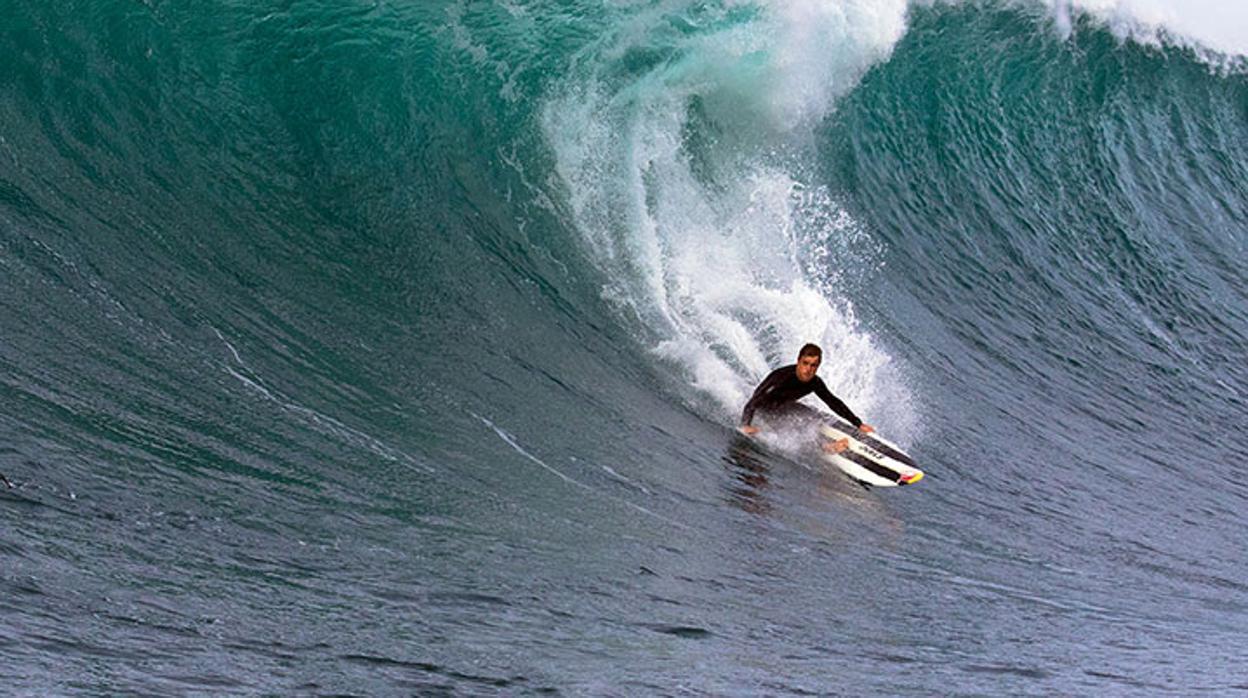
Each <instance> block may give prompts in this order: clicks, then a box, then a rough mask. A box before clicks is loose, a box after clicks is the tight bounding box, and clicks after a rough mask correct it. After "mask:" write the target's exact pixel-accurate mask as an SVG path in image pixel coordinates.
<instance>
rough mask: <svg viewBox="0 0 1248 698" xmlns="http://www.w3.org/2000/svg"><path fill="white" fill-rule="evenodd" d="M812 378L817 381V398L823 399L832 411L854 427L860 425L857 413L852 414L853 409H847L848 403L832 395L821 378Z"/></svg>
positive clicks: (860, 421)
mask: <svg viewBox="0 0 1248 698" xmlns="http://www.w3.org/2000/svg"><path fill="white" fill-rule="evenodd" d="M814 380H815V381H817V382H816V383H815V395H818V396H819V399H820V400H823V402H824V404H826V405H827V406H828V407H831V408H832V411H833V412H835V413H837V414H838V415H840V416H842V417H844V418H845V419H846V420H847V421H848V422H849V423H850V424H853V425H854V426H855V427H860V426H862V420H861V419H858V415H856V414H854V411H853V410H851V409H849V406H848V405H846V404H845V403H844V402H841V399H840V398H838V397H837V396H835V395H833V394H832V391H831V390H828V386H827V384H825V383H824V382H823V379H821V378H818V377H816V378H815V379H814Z"/></svg>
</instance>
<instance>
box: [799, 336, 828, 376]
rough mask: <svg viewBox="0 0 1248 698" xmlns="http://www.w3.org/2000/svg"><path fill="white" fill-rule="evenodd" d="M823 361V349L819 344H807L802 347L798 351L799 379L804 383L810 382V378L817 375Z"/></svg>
mask: <svg viewBox="0 0 1248 698" xmlns="http://www.w3.org/2000/svg"><path fill="white" fill-rule="evenodd" d="M822 361H823V350H822V349H820V348H819V347H818V346H817V345H815V344H807V345H806V346H804V347H802V350H801V351H799V352H797V379H798V380H799V381H801V382H803V383H809V382H810V379H812V378H814V377H815V373H816V372H817V371H818V370H819V364H820V362H822Z"/></svg>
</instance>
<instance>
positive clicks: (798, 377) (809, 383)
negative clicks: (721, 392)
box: [740, 344, 875, 452]
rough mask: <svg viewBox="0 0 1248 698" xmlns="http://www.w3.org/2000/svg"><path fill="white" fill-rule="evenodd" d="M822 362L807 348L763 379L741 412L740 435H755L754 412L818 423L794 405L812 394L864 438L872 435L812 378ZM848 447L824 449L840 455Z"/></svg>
mask: <svg viewBox="0 0 1248 698" xmlns="http://www.w3.org/2000/svg"><path fill="white" fill-rule="evenodd" d="M822 361H823V350H822V349H820V348H819V347H818V346H817V345H815V344H807V345H805V346H803V347H802V349H801V351H799V352H797V363H796V364H790V365H788V366H782V367H780V368H777V369H776V370H774V371H772V372H771V373H770V374H769V375H768V376H767V377H766V378H764V379H763V382H762V383H759V384H758V387H757V388H755V389H754V394H753V395H752V396H750V401H749V402H747V403H745V409H744V410H743V411H742V412H741V427H740V430H741V433H743V434H747V435H750V436H753V435H754V434H757V433H758V431H759V428H758V427H756V426H754V425H753V423H752V422H753V421H754V413H755V412H756V411H762V412H764V413H766V414H768V415H771V416H774V417H780V418H782V419H801V420H818V419H819V413H818V412H816V411H815V410H813V409H811V408H809V407H807V406H805V405H800V404H798V403H797V401H798V400H799V399H801V398H804V397H806V396H807V395H809V394H811V393H814V394H815V395H817V396H819V399H820V400H823V402H824V404H826V405H827V406H828V407H830V408H832V411H833V412H835V413H836V414H838V415H840V416H841V417H844V418H845V420H846V421H848V422H849V423H850V424H853V425H854V426H855V427H857V428H858V429H859V430H861V431H862V432H863V433H864V434H870V433H871V432H873V431H875V428H874V427H872V426H871V425H870V424H863V422H862V420H861V419H859V418H858V416H857V415H855V414H854V412H853V410H851V409H849V407H848V406H847V405H846V404H845V403H844V402H842V401H841V400H840V398H838V397H836V396H835V395H833V394H832V391H830V390H828V386H827V385H825V384H824V382H823V380H822V379H821V378H819V377H818V376H816V375H815V373H816V372H817V371H818V370H819V364H820V363H822ZM848 445H849V439H840V440H839V441H836V442H834V443H831V444H825V446H824V449H825V450H832V451H835V452H840V451H842V450H844V449H845V448H846V447H847V446H848Z"/></svg>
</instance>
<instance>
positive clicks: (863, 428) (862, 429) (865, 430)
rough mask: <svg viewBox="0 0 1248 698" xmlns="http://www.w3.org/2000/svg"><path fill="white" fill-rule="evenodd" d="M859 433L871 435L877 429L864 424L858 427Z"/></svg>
mask: <svg viewBox="0 0 1248 698" xmlns="http://www.w3.org/2000/svg"><path fill="white" fill-rule="evenodd" d="M858 431H860V432H862V433H864V434H870V433H871V432H873V431H875V427H873V426H871V425H870V424H863V425H862V426H860V427H858Z"/></svg>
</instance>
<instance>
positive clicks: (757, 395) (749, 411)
mask: <svg viewBox="0 0 1248 698" xmlns="http://www.w3.org/2000/svg"><path fill="white" fill-rule="evenodd" d="M782 380H784V374H783V369H778V370H775V371H772V372H771V375H769V376H767V377H766V378H764V379H763V382H762V383H759V384H758V387H757V388H755V389H754V394H753V395H751V396H750V400H749V402H747V403H745V409H743V410H741V426H742V427H743V428H742V431H744V432H745V433H747V434H753V433H755V432H757V431H758V427H755V426H751V423H752V422H753V421H754V411H755V410H757V409H758V408H759V407H762V406H763V405H765V404H767V396H768V395H769V394H770V393H771V391H772V389H774V388H775V387H776V386H777V385H778V384H779V383H780V381H782ZM744 427H749V429H748V430H747V429H745V428H744Z"/></svg>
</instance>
